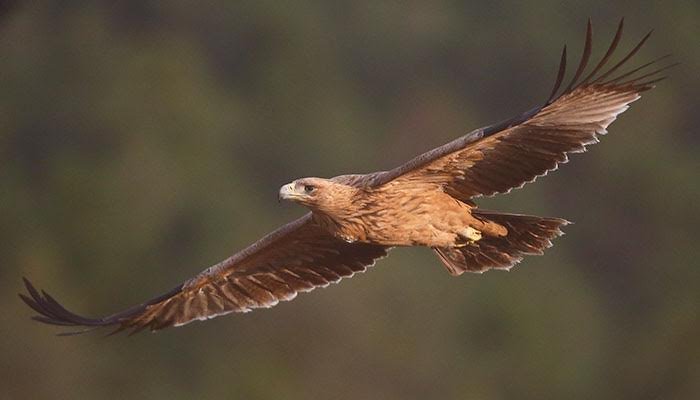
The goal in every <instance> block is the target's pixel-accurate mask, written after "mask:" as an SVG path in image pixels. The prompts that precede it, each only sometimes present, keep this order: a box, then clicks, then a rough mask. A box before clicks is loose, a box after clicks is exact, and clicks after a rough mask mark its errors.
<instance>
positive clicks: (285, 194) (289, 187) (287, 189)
mask: <svg viewBox="0 0 700 400" xmlns="http://www.w3.org/2000/svg"><path fill="white" fill-rule="evenodd" d="M295 197H298V196H297V194H296V192H295V191H294V184H293V183H288V184H286V185H284V186H282V187H281V188H280V194H279V197H278V198H277V201H282V200H289V199H293V198H295Z"/></svg>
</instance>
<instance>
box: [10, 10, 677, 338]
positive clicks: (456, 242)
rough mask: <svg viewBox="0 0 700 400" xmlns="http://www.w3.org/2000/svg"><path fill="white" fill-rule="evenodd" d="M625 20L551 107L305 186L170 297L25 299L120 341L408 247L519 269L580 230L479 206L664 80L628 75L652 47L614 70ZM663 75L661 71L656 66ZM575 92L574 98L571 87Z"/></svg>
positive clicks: (251, 305)
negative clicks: (273, 220)
mask: <svg viewBox="0 0 700 400" xmlns="http://www.w3.org/2000/svg"><path fill="white" fill-rule="evenodd" d="M623 26H624V19H622V20H621V21H620V23H619V25H618V28H617V31H616V33H615V35H614V37H613V39H612V42H611V44H610V46H609V47H608V48H607V51H606V52H605V54H604V55H603V57H602V58H601V59H600V61H599V62H597V63H596V64H595V66H593V67H592V68H588V64H589V59H590V56H591V50H592V28H591V21H590V19H589V20H588V24H587V29H586V38H585V43H584V48H583V53H582V56H581V59H580V62H579V64H578V67H577V68H576V70H575V72H574V73H573V77H572V78H571V79H570V81H569V83H568V84H567V85H566V86H563V83H564V77H565V75H566V60H567V56H566V46H564V49H563V51H562V54H561V59H560V63H559V69H558V73H557V77H556V80H555V84H554V87H553V89H552V91H551V94H550V96H549V98H548V99H547V101H545V102H544V104H542V105H540V106H537V107H535V108H533V109H531V110H529V111H527V112H525V113H522V114H520V115H518V116H516V117H514V118H511V119H509V120H507V121H504V122H501V123H498V124H494V125H490V126H487V127H484V128H480V129H476V130H474V131H472V132H470V133H468V134H466V135H464V136H461V137H459V138H457V139H455V140H453V141H451V142H449V143H447V144H445V145H443V146H440V147H437V148H435V149H433V150H430V151H428V152H426V153H424V154H421V155H419V156H417V157H415V158H413V159H412V160H410V161H408V162H406V163H405V164H403V165H401V166H398V167H396V168H394V169H391V170H388V171H380V172H374V173H369V174H362V175H360V174H355V175H342V176H336V177H334V178H330V179H324V178H316V177H310V178H302V179H297V180H295V181H293V182H291V183H289V184H286V185H284V186H282V188H281V189H280V191H279V199H280V200H286V201H291V202H294V203H298V204H300V205H302V206H304V207H306V208H308V209H309V210H310V211H309V212H308V213H307V214H306V215H304V216H303V217H301V218H299V219H297V220H295V221H292V222H290V223H288V224H286V225H284V226H282V227H280V228H279V229H277V230H275V231H274V232H272V233H270V234H268V235H266V236H264V237H263V238H261V239H260V240H258V241H257V242H255V243H253V244H252V245H250V246H248V247H247V248H245V249H243V250H241V251H240V252H238V253H236V254H234V255H233V256H231V257H229V258H228V259H226V260H224V261H222V262H220V263H218V264H216V265H214V266H212V267H210V268H208V269H206V270H204V271H202V272H201V273H199V274H198V275H196V276H195V277H193V278H191V279H189V280H187V281H185V282H183V283H182V284H180V285H178V286H177V287H175V288H173V289H172V290H170V291H168V292H167V293H165V294H163V295H161V296H158V297H156V298H154V299H151V300H148V301H146V302H144V303H142V304H139V305H136V306H134V307H132V308H129V309H127V310H124V311H121V312H118V313H115V314H112V315H109V316H106V317H102V318H86V317H82V316H80V315H77V314H74V313H73V312H71V311H68V310H67V309H66V308H64V307H63V306H62V305H61V304H59V303H58V302H57V301H56V300H55V299H54V298H53V297H52V296H50V295H49V294H48V293H46V292H44V291H41V292H39V291H38V290H37V289H35V287H34V286H33V285H32V284H31V283H30V281H29V280H27V279H26V278H24V283H25V286H26V291H27V293H26V294H20V295H19V296H20V297H21V299H22V300H23V301H24V302H25V303H26V304H27V305H28V306H29V307H31V308H32V309H33V310H34V311H35V312H36V313H38V315H36V316H34V317H33V319H35V320H37V321H39V322H43V323H47V324H52V325H59V326H64V327H73V328H71V329H72V330H74V331H73V332H68V333H67V334H74V333H82V332H86V331H90V330H93V329H96V328H99V327H109V326H111V327H113V328H114V331H113V332H112V333H116V332H119V331H122V330H127V331H129V332H130V333H132V334H133V333H136V332H139V331H141V330H143V329H149V330H151V331H157V330H160V329H163V328H166V327H170V326H180V325H184V324H187V323H189V322H191V321H195V320H206V319H210V318H214V317H217V316H220V315H225V314H229V313H232V312H247V311H250V310H253V309H256V308H267V307H272V306H274V305H276V304H277V303H278V302H280V301H286V300H291V299H293V298H295V297H296V295H297V294H298V293H299V292H308V291H311V290H313V289H315V288H317V287H325V286H327V285H329V284H330V283H336V282H338V281H340V280H341V279H342V278H347V277H351V276H353V275H354V274H355V273H358V272H364V271H365V270H366V269H367V268H368V267H370V266H372V265H374V263H375V262H376V261H377V260H378V259H380V258H382V257H385V256H386V255H387V254H388V252H389V251H390V250H391V249H393V248H396V247H405V246H423V247H428V248H430V249H432V251H433V252H434V253H435V254H436V255H437V257H438V259H439V260H440V261H441V263H442V264H443V265H444V266H445V268H446V269H447V271H448V272H449V273H450V274H452V275H461V274H462V273H464V272H475V273H483V272H485V271H488V270H491V269H501V270H509V269H510V268H511V267H513V266H514V265H515V264H516V263H518V262H519V261H521V260H522V258H523V257H524V256H526V255H536V254H537V255H539V254H542V253H543V251H544V250H545V249H546V248H548V247H550V246H551V245H552V242H551V241H552V240H553V239H554V238H556V237H558V236H560V235H562V230H561V228H562V227H563V226H565V225H567V224H568V223H569V222H568V221H566V220H564V219H560V218H548V217H538V216H529V215H519V214H507V213H501V212H496V211H487V210H483V209H480V208H479V207H477V205H476V204H475V202H474V199H475V198H477V197H479V196H493V195H497V194H502V193H508V192H509V191H511V190H512V189H514V188H520V187H522V186H523V185H524V184H525V183H528V182H533V181H534V180H535V179H536V178H537V177H540V176H543V175H545V174H547V173H548V172H549V171H553V170H555V169H557V167H558V166H559V164H562V163H565V162H567V161H568V155H569V154H570V153H577V152H583V151H585V150H586V146H588V145H590V144H593V143H597V142H598V136H599V135H603V134H605V133H607V128H608V126H609V125H610V124H611V123H612V122H613V121H614V120H615V118H616V117H617V115H618V114H620V113H622V112H623V111H625V110H627V108H628V107H629V104H630V103H632V102H633V101H635V100H637V99H639V98H640V96H641V94H642V92H644V91H647V90H649V89H651V88H653V87H654V84H655V83H657V82H658V81H660V80H662V79H664V78H665V77H664V76H660V75H659V73H660V72H661V71H664V70H666V69H667V68H668V67H671V66H672V65H668V66H665V67H659V66H658V65H659V64H658V62H659V61H660V60H661V59H663V58H665V57H666V56H664V57H660V58H657V59H655V60H653V61H651V62H648V63H645V64H642V65H640V66H638V67H636V68H625V69H624V71H620V70H621V68H622V67H623V66H625V65H626V64H627V62H628V61H629V60H630V59H631V58H632V56H634V55H635V54H636V53H637V52H638V51H639V49H640V48H641V47H642V46H643V45H644V43H645V42H646V41H647V39H648V38H649V36H650V35H651V32H649V33H648V34H646V35H645V36H644V37H643V38H642V39H641V41H639V42H638V44H637V45H636V46H634V47H633V48H632V49H631V50H630V51H629V52H627V53H626V55H625V56H623V57H621V59H620V60H619V61H617V62H616V63H614V64H612V65H610V64H611V62H610V60H611V58H612V56H613V54H614V53H615V50H616V49H617V47H618V43H619V42H620V39H621V37H622V31H623ZM652 65H653V66H654V67H653V68H650V67H651V66H652ZM562 87H563V88H562Z"/></svg>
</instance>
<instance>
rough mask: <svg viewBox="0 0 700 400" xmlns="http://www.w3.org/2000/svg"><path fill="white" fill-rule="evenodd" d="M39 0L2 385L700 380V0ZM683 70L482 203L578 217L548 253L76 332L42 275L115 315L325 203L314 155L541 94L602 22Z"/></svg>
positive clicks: (435, 266)
mask: <svg viewBox="0 0 700 400" xmlns="http://www.w3.org/2000/svg"><path fill="white" fill-rule="evenodd" d="M63 3H64V2H27V4H22V5H19V4H18V5H16V6H15V7H10V9H9V12H8V13H7V14H6V15H4V16H3V17H0V289H1V292H2V293H3V295H2V296H0V305H2V309H3V312H2V313H0V337H2V340H1V341H0V383H1V387H2V393H3V394H2V395H0V397H2V398H16V399H28V398H33V399H34V398H36V399H41V398H46V399H102V398H115V399H123V398H128V399H142V398H143V399H146V398H148V399H192V398H243V399H268V398H280V399H289V400H292V399H310V398H319V399H325V398H333V399H407V398H416V399H429V398H434V399H487V400H488V399H504V398H511V399H615V400H620V399H635V400H637V399H690V398H698V396H700V341H699V340H698V337H700V317H699V315H700V313H699V312H698V306H699V305H700V272H699V270H700V265H699V264H698V260H700V246H698V243H697V240H698V233H697V232H698V227H699V226H700V212H699V211H698V205H697V204H698V203H697V201H698V197H699V196H700V190H699V189H700V183H699V182H700V179H699V177H698V171H700V158H698V150H699V149H698V144H699V143H700V140H699V139H698V133H699V132H700V114H699V113H698V110H697V107H698V93H700V74H698V70H699V69H700V47H698V37H700V25H699V24H698V22H697V21H698V20H699V19H700V3H697V2H692V1H668V2H635V3H633V4H623V3H622V2H620V3H619V4H610V3H609V2H603V1H587V2H571V4H569V5H562V4H560V2H555V1H548V0H540V1H537V2H521V3H518V2H512V4H508V3H504V2H500V1H492V2H488V3H487V2H483V3H480V4H482V5H476V4H471V3H475V2H468V3H467V2H465V4H458V3H459V2H448V1H438V2H424V3H411V4H404V3H400V2H374V1H356V2H351V3H344V4H340V3H337V4H336V3H335V2H306V3H304V4H300V3H294V4H293V5H292V4H291V3H290V4H289V5H287V6H280V5H279V4H278V2H268V1H260V2H235V1H210V2H199V3H193V2H182V1H170V2H156V1H124V2H108V1H98V2H73V3H75V4H74V5H72V6H66V5H59V4H63ZM589 15H591V16H592V17H593V22H594V30H595V31H594V39H595V40H594V46H595V47H594V57H595V56H596V55H598V56H600V55H602V54H601V53H602V52H603V51H604V49H605V48H606V47H607V45H608V43H609V40H610V39H611V36H612V34H613V33H614V30H615V27H616V24H617V21H618V19H619V17H621V16H625V17H626V18H627V27H626V31H625V37H624V39H623V44H622V45H623V46H625V45H626V46H632V45H633V44H634V43H635V41H636V40H638V39H639V38H641V36H642V35H644V34H645V33H646V31H647V30H648V29H650V28H655V34H654V36H652V39H651V40H650V42H649V44H648V47H647V48H645V49H644V50H643V51H642V52H641V54H640V55H639V57H638V59H637V62H638V63H643V62H646V61H648V60H650V59H652V58H653V57H655V56H659V55H663V54H666V53H669V52H670V53H673V54H674V56H673V58H674V60H676V61H681V62H682V63H683V64H682V65H681V66H679V67H677V68H675V69H674V70H673V71H672V72H671V75H672V78H671V79H669V80H667V81H665V82H663V83H661V84H660V85H659V87H658V88H657V89H655V90H654V91H652V92H650V93H648V95H646V96H645V97H644V98H643V99H641V100H640V101H639V102H637V103H635V104H633V106H632V108H631V109H630V110H629V111H628V112H627V113H625V114H624V115H622V116H621V117H620V118H619V120H618V121H617V122H615V123H614V124H613V125H612V126H611V129H610V131H611V133H610V135H608V136H607V137H605V138H603V140H602V141H603V143H602V144H600V145H597V146H594V147H593V148H591V150H590V151H589V152H588V153H586V154H584V155H575V156H573V157H572V158H573V162H572V163H571V164H567V165H565V166H564V167H563V168H562V169H561V170H560V171H558V172H557V173H555V174H552V175H551V176H549V177H546V178H542V179H540V180H539V181H538V183H537V184H536V185H528V186H526V188H524V189H522V190H519V191H516V192H513V193H511V194H510V195H508V196H505V197H501V198H497V199H485V200H483V201H481V203H480V204H482V205H485V206H489V207H493V208H495V207H498V209H500V210H511V211H521V212H528V213H533V214H536V215H551V216H559V217H564V218H567V219H570V220H572V221H574V222H576V224H575V225H572V226H569V227H567V229H566V231H567V233H568V234H567V236H565V237H563V238H561V239H559V240H558V241H557V242H556V246H555V247H554V248H552V249H550V250H549V251H548V253H547V254H546V256H544V257H531V258H528V259H526V260H525V261H524V262H523V263H521V264H520V265H519V266H518V267H517V268H515V269H514V270H513V271H512V272H510V273H504V272H491V273H487V274H484V275H483V276H478V275H470V274H466V275H464V276H462V277H459V278H453V277H451V276H449V275H448V274H447V273H446V272H445V271H444V270H443V267H442V266H441V265H440V264H439V262H438V261H436V259H435V257H434V256H433V255H432V254H431V253H430V252H429V251H427V250H425V249H401V250H399V251H395V252H394V254H393V255H392V256H391V257H390V258H388V259H386V260H383V261H381V262H380V263H379V264H378V265H377V266H376V267H375V268H374V269H373V270H372V271H370V272H368V273H367V274H364V275H360V276H357V277H355V278H353V279H351V280H347V281H344V282H343V283H341V284H340V285H334V286H332V287H330V288H328V289H324V290H318V291H315V292H313V293H311V294H306V295H301V296H299V298H298V299H296V300H295V301H294V302H291V303H284V304H281V305H279V306H277V307H275V308H273V309H271V310H261V311H258V312H255V313H250V314H245V315H236V316H229V317H225V318H219V319H215V320H212V321H209V322H207V323H193V324H191V325H188V326H186V327H184V328H180V329H172V330H167V331H164V332H161V333H158V334H156V335H151V334H147V333H144V334H140V335H137V336H133V337H126V336H115V337H110V338H103V337H102V336H101V335H100V334H91V335H86V336H80V337H71V338H62V337H55V336H53V333H56V332H59V331H60V330H57V329H52V328H51V327H47V326H42V325H38V324H35V323H33V322H31V321H30V320H29V319H28V318H29V316H30V315H31V313H30V312H29V310H28V309H27V308H26V307H25V306H24V304H22V303H21V301H20V300H19V299H18V298H17V297H16V295H15V293H16V292H18V291H20V290H22V288H21V277H22V276H28V277H31V278H32V280H33V281H34V282H36V283H37V284H38V285H39V286H41V287H43V288H46V289H48V290H49V292H50V293H51V294H52V295H55V297H57V298H58V299H59V300H61V301H62V302H64V303H65V304H66V305H67V306H68V307H69V308H71V309H75V310H76V311H79V312H84V313H86V314H88V315H95V316H96V315H101V314H108V313H111V312H114V311H118V310H119V309H122V308H125V307H128V306H131V305H133V304H135V303H138V302H140V301H143V300H145V299H148V298H150V297H152V296H154V295H157V294H159V293H160V292H162V291H165V290H167V289H169V288H170V287H172V286H173V285H175V284H177V283H179V282H181V281H182V280H184V279H187V278H189V277H191V276H192V275H194V274H195V273H196V272H199V271H200V270H201V269H204V268H206V267H207V266H209V265H211V264H213V263H215V262H218V261H220V260H221V259H223V258H226V257H228V256H229V255H230V254H231V253H233V252H235V251H237V250H238V249H241V248H242V247H244V246H245V245H247V244H249V243H250V242H253V241H255V240H257V239H258V238H259V237H260V236H262V235H263V234H265V233H267V232H268V231H270V230H272V229H274V228H275V227H277V226H279V225H281V224H283V223H285V222H286V221H288V220H290V219H292V218H294V217H295V216H298V215H301V214H302V213H303V212H304V211H303V210H302V209H300V208H297V207H292V206H290V205H278V203H277V199H276V193H277V189H278V187H279V186H280V185H282V184H284V183H286V182H288V181H290V180H292V179H294V178H297V177H300V176H308V175H317V176H333V175H337V174H341V173H347V172H369V171H372V170H377V169H386V168H390V167H392V166H394V165H396V164H398V163H399V162H402V161H404V160H406V159H408V158H410V157H412V156H414V155H415V154H418V153H420V152H422V151H424V150H427V149H429V148H431V147H434V146H436V145H439V144H442V143H444V142H446V141H448V140H451V139H452V138H454V137H456V136H458V135H460V134H462V133H465V132H466V131H468V130H471V129H473V128H477V127H479V126H483V125H487V124H489V123H493V122H496V121H499V120H501V119H504V118H507V117H511V116H512V115H514V114H516V113H519V112H522V111H524V110H526V109H529V108H530V107H532V106H534V105H536V104H537V103H538V102H540V101H543V100H544V99H545V98H546V97H547V95H548V92H549V89H550V88H551V85H552V83H553V81H554V78H555V74H556V66H557V62H558V54H559V50H560V46H561V45H563V44H564V43H568V44H569V49H570V54H572V56H573V57H572V63H575V62H576V61H577V58H578V55H579V54H580V51H581V46H582V42H583V38H584V37H583V35H584V31H585V21H586V17H587V16H589Z"/></svg>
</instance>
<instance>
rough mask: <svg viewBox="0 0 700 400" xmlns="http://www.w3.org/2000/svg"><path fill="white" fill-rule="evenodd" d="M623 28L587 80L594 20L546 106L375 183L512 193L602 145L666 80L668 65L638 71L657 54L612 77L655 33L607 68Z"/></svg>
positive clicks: (460, 193) (465, 195) (458, 192)
mask: <svg viewBox="0 0 700 400" xmlns="http://www.w3.org/2000/svg"><path fill="white" fill-rule="evenodd" d="M622 28H623V21H621V22H620V25H619V27H618V30H617V33H616V34H615V38H614V39H613V41H612V44H611V45H610V47H609V48H608V51H607V52H606V54H605V55H604V56H603V58H602V59H601V61H600V62H599V63H598V64H597V65H596V67H595V68H593V70H592V71H591V72H590V73H589V74H588V75H587V76H586V77H584V78H583V79H581V77H582V76H583V74H584V70H585V69H586V65H587V63H588V60H589V57H590V53H591V41H592V32H591V23H590V20H589V21H588V29H587V32H586V42H585V46H584V53H583V56H582V57H581V63H580V64H579V67H578V68H577V70H576V72H575V74H574V77H573V79H572V81H571V83H570V84H569V85H568V87H567V88H565V89H564V90H563V93H562V94H560V95H559V96H557V97H555V95H556V93H557V92H558V89H559V87H560V86H561V83H562V80H563V76H564V73H565V70H566V47H565V48H564V52H563V54H562V59H561V64H560V68H559V74H558V77H557V81H556V84H555V86H554V89H553V91H552V95H551V96H550V99H549V100H548V101H547V102H546V104H545V105H544V106H542V107H537V108H535V109H533V110H530V111H529V112H526V113H524V114H522V115H520V116H518V117H516V118H513V119H511V120H509V121H506V122H503V123H501V124H497V125H493V126H490V127H486V128H482V129H478V130H476V131H474V132H471V133H469V134H467V135H465V136H463V137H460V138H458V139H456V140H454V141H452V142H450V143H447V144H445V145H443V146H441V147H438V148H436V149H433V150H431V151H429V152H427V153H424V154H422V155H420V156H418V157H416V158H414V159H413V160H411V161H409V162H408V163H406V164H404V165H402V166H400V167H398V168H395V169H393V170H390V171H386V172H381V173H377V174H376V176H374V177H373V180H372V182H371V185H372V186H380V185H385V184H389V183H393V184H404V183H406V184H421V185H424V184H434V185H440V186H442V187H444V188H445V190H446V191H447V192H448V193H450V194H451V195H453V196H455V197H456V198H458V199H460V200H465V201H466V200H467V199H470V198H472V197H475V196H479V195H487V196H488V195H494V194H498V193H504V192H508V191H510V190H511V189H513V188H518V187H521V186H523V185H524V184H525V183H527V182H532V181H533V180H535V179H536V178H537V177H538V176H542V175H545V174H546V173H547V172H548V171H551V170H554V169H556V168H557V166H558V165H559V164H560V163H564V162H566V161H567V155H568V154H569V153H575V152H581V151H583V150H585V146H586V145H589V144H593V143H596V142H597V141H598V140H597V136H598V135H601V134H605V133H606V129H607V127H608V125H610V123H612V122H613V121H614V120H615V118H616V117H617V115H618V114H620V113H622V112H623V111H625V110H626V109H627V108H628V104H629V103H631V102H633V101H635V100H637V99H638V98H639V97H640V94H641V93H642V92H644V91H646V90H649V89H651V88H653V84H654V83H655V82H657V81H659V80H660V79H663V78H658V77H656V74H657V73H658V72H660V71H661V70H663V69H666V68H668V67H666V68H661V69H657V70H654V71H652V72H650V73H644V72H642V73H639V72H640V71H642V70H644V69H645V68H647V67H649V66H650V65H652V64H653V63H654V62H656V61H658V60H655V61H654V62H650V63H647V64H644V65H642V66H640V67H638V68H636V69H634V70H631V71H628V72H626V73H623V74H621V75H619V76H616V77H612V76H613V74H614V73H615V72H616V71H617V70H618V69H619V67H620V66H622V65H623V64H625V62H626V61H627V60H629V59H630V58H631V57H632V56H633V55H634V54H635V53H636V52H637V51H638V50H639V49H640V48H641V47H642V45H643V44H644V42H645V41H646V40H647V39H648V38H649V35H650V34H651V32H650V33H649V34H647V35H646V36H645V37H644V38H643V39H642V40H641V42H640V43H639V44H638V45H637V46H636V47H634V49H632V51H631V52H630V53H629V54H628V55H627V56H625V57H623V58H622V60H621V61H619V62H618V63H617V64H615V65H614V66H612V67H611V68H609V69H608V70H607V71H605V72H602V70H603V68H604V67H605V65H606V64H607V62H608V61H609V60H610V56H611V55H612V54H613V52H614V50H615V48H616V47H617V44H618V42H619V40H620V37H621V36H622ZM662 58H663V57H662ZM579 79H581V80H580V82H579ZM577 82H578V83H577Z"/></svg>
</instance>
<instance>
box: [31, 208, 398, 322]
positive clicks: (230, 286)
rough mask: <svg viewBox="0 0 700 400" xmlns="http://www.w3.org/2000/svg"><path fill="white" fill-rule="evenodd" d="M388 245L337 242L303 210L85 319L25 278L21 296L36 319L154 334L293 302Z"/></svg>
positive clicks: (361, 266) (360, 267)
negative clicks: (221, 256) (155, 292)
mask: <svg viewBox="0 0 700 400" xmlns="http://www.w3.org/2000/svg"><path fill="white" fill-rule="evenodd" d="M388 250H389V248H387V247H384V246H378V245H372V244H366V243H346V242H344V241H342V240H339V239H336V238H335V237H333V236H331V235H329V234H328V233H326V232H325V231H324V230H323V229H321V228H319V227H318V226H317V225H316V224H315V223H314V222H313V220H312V218H311V214H307V215H306V216H304V217H302V218H300V219H298V220H296V221H293V222H291V223H289V224H287V225H285V226H283V227H281V228H280V229H278V230H276V231H275V232H272V233H270V234H269V235H267V236H265V237H263V238H262V239H260V240H259V241H258V242H256V243H255V244H253V245H251V246H250V247H248V248H246V249H244V250H242V251H241V252H239V253H237V254H235V255H233V256H232V257H230V258H228V259H227V260H224V261H222V262H221V263H219V264H217V265H214V266H213V267H211V268H209V269H207V270H205V271H203V272H202V273H200V274H199V275H197V276H195V277H194V278H192V279H190V280H188V281H186V282H184V283H183V284H181V285H179V286H177V287H176V288H174V289H173V290H171V291H170V292H168V293H166V294H164V295H162V296H159V297H157V298H155V299H152V300H150V301H147V302H145V303H143V304H140V305H138V306H135V307H133V308H131V309H128V310H125V311H122V312H120V313H117V314H114V315H111V316H108V317H104V318H99V319H90V318H84V317H81V316H79V315H76V314H74V313H72V312H70V311H68V310H66V309H65V308H64V307H63V306H61V305H60V304H59V303H58V302H57V301H56V300H54V299H53V298H52V297H51V296H50V295H48V294H47V293H46V292H43V291H42V292H41V293H39V292H38V291H37V290H36V289H35V288H34V287H33V286H32V284H31V283H30V282H29V281H27V280H26V279H25V285H26V287H27V291H28V293H29V296H27V295H24V294H20V297H21V298H22V300H24V302H25V303H27V305H29V306H30V307H31V308H33V309H34V311H36V312H37V313H39V315H38V316H35V317H34V319H35V320H37V321H40V322H44V323H47V324H53V325H62V326H73V327H86V328H88V329H86V330H84V331H88V330H91V329H93V328H97V327H102V326H112V325H113V326H116V327H117V331H120V330H123V329H133V333H135V332H138V331H140V330H142V329H144V328H149V329H150V330H152V331H155V330H159V329H162V328H166V327H169V326H179V325H184V324H186V323H188V322H191V321H194V320H205V319H209V318H214V317H216V316H219V315H224V314H228V313H231V312H246V311H250V310H251V309H254V308H260V307H265V308H267V307H272V306H274V305H276V304H277V303H278V302H279V301H283V300H291V299H293V298H294V297H295V296H296V295H297V293H299V292H308V291H310V290H313V289H314V288H317V287H325V286H327V285H328V284H329V283H335V282H338V281H339V280H340V279H341V278H345V277H350V276H352V275H353V274H355V273H356V272H363V271H365V270H366V268H367V267H368V266H371V265H373V264H374V262H375V260H376V259H378V258H381V257H384V256H385V255H386V254H387V251H388ZM84 331H82V332H84ZM76 333H81V332H76Z"/></svg>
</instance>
